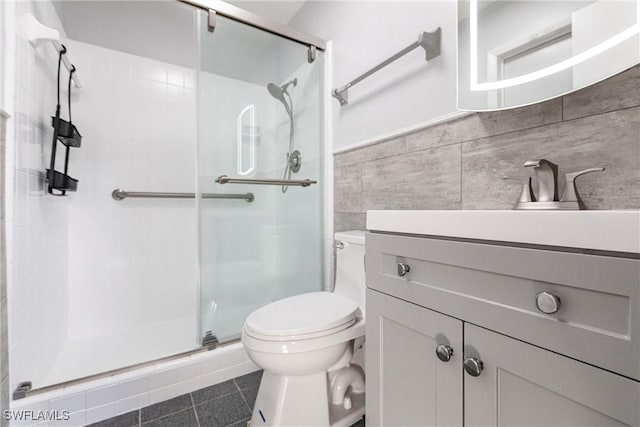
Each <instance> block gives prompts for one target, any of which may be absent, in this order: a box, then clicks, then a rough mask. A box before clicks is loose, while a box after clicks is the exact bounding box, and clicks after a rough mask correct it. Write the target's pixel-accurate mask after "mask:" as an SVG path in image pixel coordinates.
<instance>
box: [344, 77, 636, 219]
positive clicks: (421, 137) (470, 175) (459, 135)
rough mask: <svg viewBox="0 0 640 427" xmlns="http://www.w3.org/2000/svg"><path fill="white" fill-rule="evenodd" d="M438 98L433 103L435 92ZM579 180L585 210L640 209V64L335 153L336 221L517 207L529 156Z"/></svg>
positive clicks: (559, 174)
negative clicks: (572, 88) (381, 213)
mask: <svg viewBox="0 0 640 427" xmlns="http://www.w3.org/2000/svg"><path fill="white" fill-rule="evenodd" d="M434 102H436V101H435V100H434ZM540 158H545V159H548V160H550V161H552V162H554V163H556V164H558V165H559V171H558V176H559V181H560V194H562V188H563V186H564V174H565V173H568V172H575V171H579V170H582V169H587V168H592V167H605V168H606V170H605V171H604V172H602V173H592V174H589V175H585V176H583V177H581V178H578V179H577V181H576V182H577V186H578V191H579V193H580V195H581V197H582V199H583V200H584V202H585V204H586V206H587V208H588V209H630V208H634V209H637V208H640V67H638V66H636V67H634V68H631V69H629V70H627V71H625V72H623V73H620V74H618V75H616V76H614V77H611V78H610V79H608V80H605V81H603V82H601V83H599V84H596V85H593V86H590V87H588V88H585V89H582V90H580V91H578V92H574V93H572V94H569V95H567V96H564V97H560V98H556V99H552V100H550V101H547V102H543V103H539V104H535V105H531V106H528V107H522V108H518V109H512V110H506V111H499V112H487V113H474V114H471V115H468V116H465V117H462V118H459V119H456V120H452V121H449V122H446V123H441V124H437V125H435V126H431V127H428V128H424V129H422V130H420V131H417V132H414V133H411V134H408V135H405V136H402V137H399V138H396V139H392V140H385V141H380V142H379V143H376V144H374V145H369V146H366V147H362V148H357V149H354V150H351V151H347V152H343V153H339V154H336V155H335V157H334V173H335V176H334V183H335V184H334V185H335V188H334V191H335V196H334V197H335V230H336V231H341V230H349V229H364V228H365V219H366V212H367V210H372V209H511V208H512V206H513V204H514V203H515V202H516V201H517V199H518V197H519V194H520V190H521V187H520V185H518V183H517V182H515V181H505V180H503V179H502V178H503V177H505V176H511V177H519V178H521V179H522V180H525V179H526V178H527V177H528V176H529V173H530V172H531V171H529V170H526V169H525V168H523V166H522V165H523V163H524V162H525V161H526V160H531V159H540Z"/></svg>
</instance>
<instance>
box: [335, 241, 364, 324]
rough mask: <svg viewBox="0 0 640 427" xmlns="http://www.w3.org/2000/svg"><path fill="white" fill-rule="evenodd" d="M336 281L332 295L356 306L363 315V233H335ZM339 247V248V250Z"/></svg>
mask: <svg viewBox="0 0 640 427" xmlns="http://www.w3.org/2000/svg"><path fill="white" fill-rule="evenodd" d="M334 238H335V240H336V243H337V248H336V281H335V288H334V291H333V292H334V293H336V294H337V295H340V296H342V297H345V298H348V299H350V300H351V301H353V302H355V303H356V304H358V306H359V307H360V309H361V310H362V314H363V315H364V313H365V304H364V296H365V290H366V284H365V274H364V231H362V230H353V231H341V232H339V233H335V235H334ZM340 247H341V248H340Z"/></svg>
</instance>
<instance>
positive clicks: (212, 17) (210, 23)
mask: <svg viewBox="0 0 640 427" xmlns="http://www.w3.org/2000/svg"><path fill="white" fill-rule="evenodd" d="M207 29H208V30H209V32H210V33H213V32H214V31H215V29H216V11H215V10H213V9H209V19H208V20H207Z"/></svg>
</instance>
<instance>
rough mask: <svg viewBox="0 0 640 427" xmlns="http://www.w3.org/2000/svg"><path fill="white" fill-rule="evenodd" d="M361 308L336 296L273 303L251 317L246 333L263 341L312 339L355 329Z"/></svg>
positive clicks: (318, 294)
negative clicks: (349, 328) (354, 325)
mask: <svg viewBox="0 0 640 427" xmlns="http://www.w3.org/2000/svg"><path fill="white" fill-rule="evenodd" d="M359 312H360V310H359V308H358V306H357V304H355V303H353V302H352V301H350V300H348V299H346V298H343V297H341V296H339V295H336V294H334V293H332V292H311V293H307V294H301V295H295V296H292V297H289V298H284V299H281V300H279V301H275V302H272V303H270V304H267V305H265V306H264V307H262V308H259V309H258V310H256V311H254V312H253V313H251V314H250V315H249V317H247V320H246V322H245V325H244V332H245V333H246V334H247V335H250V336H252V337H253V338H256V339H259V340H263V341H287V340H291V339H299V340H302V339H311V338H318V337H322V336H326V335H331V334H335V333H337V332H340V331H342V330H344V329H347V328H348V327H350V326H352V325H353V324H354V323H355V322H356V320H357V316H358V314H359Z"/></svg>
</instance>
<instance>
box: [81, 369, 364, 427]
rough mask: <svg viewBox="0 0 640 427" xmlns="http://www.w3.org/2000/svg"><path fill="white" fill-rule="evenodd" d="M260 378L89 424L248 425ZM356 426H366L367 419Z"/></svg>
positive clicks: (235, 381)
mask: <svg viewBox="0 0 640 427" xmlns="http://www.w3.org/2000/svg"><path fill="white" fill-rule="evenodd" d="M261 378H262V371H257V372H253V373H251V374H247V375H244V376H242V377H238V378H234V379H232V380H229V381H225V382H223V383H220V384H216V385H213V386H211V387H207V388H203V389H202V390H198V391H194V392H193V393H188V394H184V395H182V396H178V397H175V398H173V399H170V400H166V401H164V402H160V403H156V404H155V405H151V406H147V407H145V408H142V409H140V410H137V411H132V412H128V413H126V414H122V415H118V416H117V417H114V418H109V419H108V420H104V421H100V422H98V423H95V424H91V425H90V426H89V427H246V425H247V421H249V420H250V419H251V412H252V410H253V405H254V404H255V402H256V395H257V394H258V386H259V385H260V379H261ZM353 426H354V427H364V419H361V420H360V421H358V422H357V423H355V424H354V425H353Z"/></svg>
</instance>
